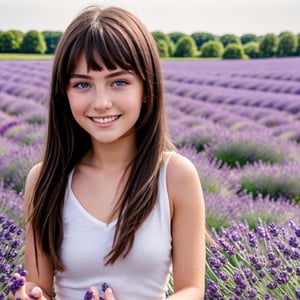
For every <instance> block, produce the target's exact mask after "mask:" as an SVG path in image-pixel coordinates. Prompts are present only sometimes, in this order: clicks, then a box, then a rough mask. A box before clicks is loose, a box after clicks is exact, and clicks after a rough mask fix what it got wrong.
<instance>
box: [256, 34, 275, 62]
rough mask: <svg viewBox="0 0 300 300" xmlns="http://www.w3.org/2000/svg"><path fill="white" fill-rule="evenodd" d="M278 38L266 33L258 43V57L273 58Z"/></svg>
mask: <svg viewBox="0 0 300 300" xmlns="http://www.w3.org/2000/svg"><path fill="white" fill-rule="evenodd" d="M278 42H279V38H278V37H277V36H276V35H275V34H273V33H268V34H266V35H264V36H263V37H262V39H261V40H260V42H259V55H260V57H266V58H268V57H274V56H275V54H276V53H277V48H278Z"/></svg>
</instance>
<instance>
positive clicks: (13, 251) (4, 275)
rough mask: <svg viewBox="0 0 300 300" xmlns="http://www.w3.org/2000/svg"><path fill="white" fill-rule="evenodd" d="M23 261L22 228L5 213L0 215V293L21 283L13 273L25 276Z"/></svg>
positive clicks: (5, 292)
mask: <svg viewBox="0 0 300 300" xmlns="http://www.w3.org/2000/svg"><path fill="white" fill-rule="evenodd" d="M22 261H23V230H21V229H20V228H19V227H18V226H17V225H16V224H15V223H14V221H12V220H10V219H8V218H7V217H6V216H5V215H0V274H1V275H0V294H1V293H2V294H5V295H6V294H7V292H8V291H9V290H11V291H15V290H17V289H18V288H19V287H20V286H22V284H24V282H23V280H22V279H16V278H15V277H14V276H13V274H14V273H20V274H21V276H26V272H25V271H24V270H23V269H22V267H21V264H22Z"/></svg>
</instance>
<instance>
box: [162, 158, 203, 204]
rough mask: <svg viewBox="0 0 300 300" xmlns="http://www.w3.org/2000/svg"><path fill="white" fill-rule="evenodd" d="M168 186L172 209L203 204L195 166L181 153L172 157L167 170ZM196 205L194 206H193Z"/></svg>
mask: <svg viewBox="0 0 300 300" xmlns="http://www.w3.org/2000/svg"><path fill="white" fill-rule="evenodd" d="M167 185H168V194H169V199H170V204H171V208H172V209H175V208H176V207H180V206H181V205H185V206H186V205H187V202H189V203H190V204H191V205H194V204H195V202H198V203H199V201H200V202H202V201H203V195H202V187H201V183H200V179H199V174H198V171H197V169H196V167H195V166H194V164H193V163H192V162H191V161H190V160H189V159H188V158H186V157H184V156H182V155H181V154H179V153H174V154H172V156H171V157H170V161H169V164H168V168H167ZM193 203H194V204H193Z"/></svg>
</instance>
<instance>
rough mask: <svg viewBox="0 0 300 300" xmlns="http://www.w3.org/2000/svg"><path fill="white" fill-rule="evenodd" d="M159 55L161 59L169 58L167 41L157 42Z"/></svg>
mask: <svg viewBox="0 0 300 300" xmlns="http://www.w3.org/2000/svg"><path fill="white" fill-rule="evenodd" d="M156 45H157V48H158V53H159V56H160V57H169V50H168V45H167V43H166V41H163V40H159V41H158V42H156Z"/></svg>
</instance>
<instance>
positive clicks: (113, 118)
mask: <svg viewBox="0 0 300 300" xmlns="http://www.w3.org/2000/svg"><path fill="white" fill-rule="evenodd" d="M116 119H118V116H113V117H105V118H93V120H94V121H95V122H97V123H109V122H112V121H114V120H116Z"/></svg>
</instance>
